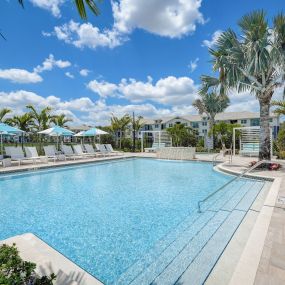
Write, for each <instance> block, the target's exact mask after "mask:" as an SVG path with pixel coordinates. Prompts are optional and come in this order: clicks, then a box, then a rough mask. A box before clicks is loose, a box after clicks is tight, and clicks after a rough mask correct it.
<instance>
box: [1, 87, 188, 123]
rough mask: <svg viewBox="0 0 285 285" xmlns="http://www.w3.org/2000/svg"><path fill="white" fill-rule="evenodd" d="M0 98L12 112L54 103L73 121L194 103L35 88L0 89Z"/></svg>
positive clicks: (179, 110) (164, 111)
mask: <svg viewBox="0 0 285 285" xmlns="http://www.w3.org/2000/svg"><path fill="white" fill-rule="evenodd" d="M0 102H1V103H2V105H3V106H5V107H8V108H11V109H12V110H13V112H14V113H13V114H12V115H15V114H22V113H24V112H26V111H27V110H26V108H25V106H26V105H28V104H33V105H35V106H36V107H37V108H39V109H40V108H44V107H46V106H52V107H53V110H54V112H55V113H56V114H61V113H64V114H66V115H67V116H68V117H69V118H72V119H73V124H81V123H86V124H91V125H108V124H109V123H110V117H111V114H115V115H117V116H122V115H124V114H125V113H131V112H133V111H135V112H136V114H137V115H142V116H143V117H145V118H153V117H161V116H170V115H171V116H172V115H183V114H189V111H193V108H192V107H191V105H189V106H181V107H169V108H166V107H158V106H155V105H153V104H151V103H147V102H144V103H142V104H135V103H129V104H111V105H108V104H107V102H106V99H105V98H101V97H100V98H99V99H98V100H92V99H91V98H88V97H81V98H76V99H68V100H62V99H61V98H59V97H56V96H48V97H43V96H40V95H38V94H36V93H34V92H29V91H26V90H18V91H13V92H0Z"/></svg>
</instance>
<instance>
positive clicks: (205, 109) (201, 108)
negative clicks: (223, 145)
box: [192, 90, 230, 146]
mask: <svg viewBox="0 0 285 285" xmlns="http://www.w3.org/2000/svg"><path fill="white" fill-rule="evenodd" d="M199 96H200V98H199V99H196V100H195V101H194V102H193V103H192V105H193V106H194V107H195V108H196V109H197V110H198V112H199V114H200V115H202V114H206V115H207V117H208V121H209V129H210V130H211V129H213V127H214V125H215V117H216V115H217V114H218V113H221V112H223V111H224V110H225V109H226V108H227V107H228V106H229V102H230V101H229V98H228V96H226V95H219V94H217V93H215V92H209V93H207V92H205V91H203V90H201V91H200V92H199ZM211 139H212V141H213V146H214V136H213V135H211Z"/></svg>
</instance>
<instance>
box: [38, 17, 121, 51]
mask: <svg viewBox="0 0 285 285" xmlns="http://www.w3.org/2000/svg"><path fill="white" fill-rule="evenodd" d="M43 34H44V35H46V36H48V35H50V34H49V33H43ZM53 34H54V35H55V36H56V37H57V38H58V39H59V40H63V41H64V42H66V43H69V44H72V45H74V46H76V47H78V48H83V47H88V48H91V49H96V48H97V47H109V48H114V47H116V46H119V45H121V44H122V42H123V41H124V37H123V36H122V35H121V34H120V33H119V32H118V31H117V30H115V29H113V30H108V29H106V30H104V31H103V32H101V31H100V30H99V28H97V27H95V26H93V25H92V24H91V23H83V24H80V23H77V22H74V21H73V20H71V21H69V22H68V23H66V24H63V25H62V26H56V27H55V28H54V32H53Z"/></svg>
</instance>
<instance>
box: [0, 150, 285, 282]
mask: <svg viewBox="0 0 285 285" xmlns="http://www.w3.org/2000/svg"><path fill="white" fill-rule="evenodd" d="M214 156H215V154H197V155H196V158H197V159H196V161H207V162H209V161H210V162H211V161H212V160H213V158H214ZM133 157H145V158H155V154H153V153H136V154H134V153H125V154H124V155H123V156H116V155H114V156H110V157H102V158H95V159H78V160H68V161H59V162H56V163H48V164H46V163H45V164H44V163H41V164H37V165H33V164H31V163H25V164H24V165H22V166H11V167H7V168H0V174H5V173H7V174H8V173H11V172H12V173H13V172H18V171H30V170H37V169H44V168H53V167H55V166H56V167H60V166H67V165H68V166H72V165H77V164H85V163H93V162H106V161H107V162H110V161H112V160H118V159H127V158H133ZM253 160H256V158H244V157H238V156H236V157H233V161H232V163H229V162H228V158H223V157H221V156H220V157H219V158H218V160H217V161H218V162H221V164H219V165H218V169H219V171H223V172H227V173H231V174H239V173H241V172H242V171H244V170H245V169H246V168H247V167H248V164H249V162H250V161H253ZM281 163H283V165H284V166H283V169H281V170H280V171H254V173H253V174H252V175H253V176H255V177H256V176H258V177H265V178H267V179H270V180H274V182H273V184H272V187H271V189H268V191H267V192H266V193H265V192H264V194H263V197H259V198H260V199H259V201H258V199H257V201H256V203H254V204H253V205H252V207H251V209H250V210H249V212H248V215H247V216H246V217H245V219H244V221H243V223H242V224H241V226H240V227H239V228H238V229H237V231H236V234H235V235H234V236H233V238H232V239H231V241H230V243H229V244H228V246H227V247H226V249H225V250H224V253H223V254H222V256H221V257H220V259H219V260H218V262H217V264H216V266H215V267H214V268H213V270H212V272H211V274H210V275H209V277H208V279H207V281H206V284H219V285H222V284H258V285H259V284H261V285H263V284H284V283H285V250H284V248H285V161H283V162H282V161H281ZM3 242H6V243H10V244H11V243H13V242H15V243H16V244H17V246H18V247H19V249H20V253H21V255H22V257H23V258H25V259H27V260H29V261H33V262H36V263H37V264H38V271H39V273H45V274H47V273H49V272H51V264H52V270H53V272H54V273H55V274H57V275H58V280H57V281H56V284H57V285H67V284H74V285H75V284H82V285H88V284H90V285H93V284H94V285H95V284H96V285H97V284H102V283H101V282H100V281H99V280H97V279H95V278H94V277H93V276H91V275H90V274H88V273H87V272H85V271H84V270H83V269H81V268H80V267H78V266H77V265H76V264H74V263H72V262H71V261H70V260H69V259H67V258H66V257H64V256H63V255H61V254H60V253H59V252H57V251H56V250H55V249H53V248H51V247H50V246H49V245H47V244H46V243H44V242H43V241H41V240H40V239H39V238H37V237H36V236H34V235H32V234H24V235H21V236H16V237H12V238H9V239H8V240H6V241H2V243H3ZM43 253H44V254H43ZM233 259H235V262H232V263H231V265H230V267H229V261H230V260H233ZM226 271H227V272H226ZM218 280H219V283H217V281H218ZM185 284H186V283H185Z"/></svg>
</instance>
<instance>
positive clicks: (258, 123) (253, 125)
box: [250, 119, 260, 127]
mask: <svg viewBox="0 0 285 285" xmlns="http://www.w3.org/2000/svg"><path fill="white" fill-rule="evenodd" d="M250 125H251V126H252V127H255V126H259V125H260V120H259V119H251V120H250Z"/></svg>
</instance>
